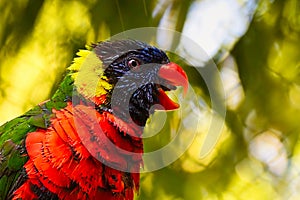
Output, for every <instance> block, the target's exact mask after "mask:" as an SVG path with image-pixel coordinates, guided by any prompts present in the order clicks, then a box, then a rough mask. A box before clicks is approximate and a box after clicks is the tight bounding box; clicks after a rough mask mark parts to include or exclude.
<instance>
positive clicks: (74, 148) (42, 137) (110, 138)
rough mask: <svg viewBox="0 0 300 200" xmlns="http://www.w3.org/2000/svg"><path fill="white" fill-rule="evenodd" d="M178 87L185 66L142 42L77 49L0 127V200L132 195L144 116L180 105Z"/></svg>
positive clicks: (110, 199)
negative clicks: (61, 72)
mask: <svg viewBox="0 0 300 200" xmlns="http://www.w3.org/2000/svg"><path fill="white" fill-rule="evenodd" d="M177 86H181V87H183V89H184V93H186V91H187V90H188V77H187V74H186V73H185V71H184V70H183V69H182V67H180V66H179V65H178V64H176V63H173V62H171V61H170V59H169V58H168V56H167V54H166V53H165V52H164V51H163V50H161V49H159V48H157V47H155V46H151V45H149V44H147V43H145V42H142V41H138V40H132V39H125V40H106V41H101V42H98V43H94V44H91V45H89V46H86V48H85V49H81V50H79V51H78V52H77V56H76V57H75V58H74V60H73V62H72V63H71V64H70V66H69V67H67V68H66V73H65V76H64V78H63V80H62V82H61V83H60V85H59V86H58V88H57V90H56V92H55V93H54V95H53V96H52V97H51V98H49V100H46V101H44V102H42V103H40V104H38V105H37V106H35V107H33V108H32V109H31V110H29V111H27V112H26V113H24V114H23V115H21V116H19V117H17V118H15V119H12V120H11V121H8V122H6V123H5V124H3V125H2V126H1V127H0V199H14V200H15V199H23V200H27V199H66V200H68V199H106V200H132V199H133V198H134V195H135V193H138V191H139V182H140V180H139V179H140V174H139V170H140V169H141V167H143V160H142V155H143V140H142V134H143V130H144V127H145V125H146V121H147V119H148V118H149V117H150V115H151V114H153V113H154V112H155V111H156V110H166V111H168V110H174V109H177V108H179V106H180V105H179V104H178V103H176V102H174V101H173V100H171V98H169V97H168V95H167V93H166V92H167V91H170V90H175V89H176V88H177ZM157 105H160V106H157Z"/></svg>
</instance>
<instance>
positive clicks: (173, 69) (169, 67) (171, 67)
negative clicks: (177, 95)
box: [158, 62, 189, 110]
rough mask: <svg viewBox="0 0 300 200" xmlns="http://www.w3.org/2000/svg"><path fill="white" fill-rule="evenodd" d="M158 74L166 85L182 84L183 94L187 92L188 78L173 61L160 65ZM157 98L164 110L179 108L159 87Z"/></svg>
mask: <svg viewBox="0 0 300 200" xmlns="http://www.w3.org/2000/svg"><path fill="white" fill-rule="evenodd" d="M158 76H159V77H160V78H162V79H163V80H165V81H166V84H167V85H171V86H182V87H183V92H184V95H185V94H186V93H187V91H188V85H189V83H188V78H187V75H186V73H185V72H184V71H183V69H182V68H181V67H180V66H179V65H177V64H175V63H173V62H170V63H168V64H165V65H162V66H161V67H160V69H159V71H158ZM158 98H159V101H160V104H161V105H162V106H163V107H164V109H165V110H174V109H177V108H179V104H177V103H175V102H174V101H172V100H171V99H170V98H169V97H168V95H167V94H166V93H165V91H164V90H163V89H162V88H159V95H158Z"/></svg>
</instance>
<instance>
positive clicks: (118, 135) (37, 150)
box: [14, 103, 143, 200]
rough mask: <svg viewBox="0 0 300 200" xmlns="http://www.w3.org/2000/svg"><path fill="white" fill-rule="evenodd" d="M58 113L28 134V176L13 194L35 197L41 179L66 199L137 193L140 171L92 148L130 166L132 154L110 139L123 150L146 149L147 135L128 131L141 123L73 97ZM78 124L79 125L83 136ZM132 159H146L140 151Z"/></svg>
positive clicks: (134, 164)
mask: <svg viewBox="0 0 300 200" xmlns="http://www.w3.org/2000/svg"><path fill="white" fill-rule="evenodd" d="M53 113H55V117H54V118H52V119H51V126H50V127H49V128H48V129H46V130H44V129H38V130H37V131H35V132H32V133H29V134H28V135H27V138H26V149H27V154H28V156H29V160H28V161H27V163H26V164H25V166H24V167H25V169H26V173H27V176H28V179H27V180H26V182H25V183H24V184H23V185H22V186H21V187H20V188H19V189H18V190H16V192H15V196H14V199H19V198H21V199H33V198H36V195H35V194H34V193H33V192H30V191H31V190H28V187H29V188H32V187H34V186H37V187H38V188H39V187H41V186H42V185H43V186H45V187H46V188H47V189H48V190H49V191H50V192H52V193H54V194H57V196H58V197H59V198H61V199H74V198H75V199H112V200H114V199H132V198H133V194H134V192H133V189H134V188H135V189H136V190H137V189H138V187H139V174H138V173H132V174H129V173H126V172H122V171H118V170H116V169H113V168H111V167H108V166H106V165H104V164H103V163H102V162H100V161H99V160H97V159H96V158H95V156H93V154H94V155H99V154H100V155H101V158H102V159H103V161H105V162H109V163H118V164H119V165H122V166H123V167H124V166H127V165H128V158H127V157H128V156H129V155H124V154H122V153H120V152H118V151H117V150H116V149H115V148H114V149H112V148H110V146H111V145H108V144H107V142H108V141H111V142H112V143H113V144H115V145H117V146H118V147H119V148H121V149H123V150H125V151H124V152H126V151H128V152H136V153H142V152H143V148H142V140H141V139H140V138H134V140H132V139H131V137H130V136H129V135H128V134H126V133H130V131H136V132H135V133H130V134H141V131H142V129H138V128H137V127H130V126H129V125H127V124H126V123H124V122H123V121H121V120H120V119H118V118H116V117H114V116H112V114H110V113H107V112H103V113H101V114H100V113H98V112H95V109H94V108H93V107H90V106H87V105H76V106H73V105H72V104H71V103H69V104H68V106H67V107H66V108H64V109H62V110H59V111H58V110H53ZM117 125H119V126H118V127H117ZM77 126H78V127H77ZM77 128H78V129H77ZM100 129H102V130H104V131H101V130H100ZM76 130H80V134H81V135H80V136H79V134H78V132H77V131H76ZM123 131H126V132H123ZM137 132H139V133H137ZM104 137H107V138H109V140H107V139H104ZM81 138H83V139H84V141H83V140H82V139H81ZM83 143H85V145H84V144H83ZM85 146H88V147H89V150H92V151H91V152H89V151H88V150H87V149H86V147H85ZM125 157H126V158H125ZM130 160H131V161H132V162H131V165H132V166H131V167H134V168H137V167H140V165H141V164H142V158H141V155H140V156H136V155H135V156H132V158H130ZM128 176H129V177H128ZM104 197H105V198H104Z"/></svg>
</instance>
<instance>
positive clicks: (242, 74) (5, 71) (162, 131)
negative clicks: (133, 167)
mask: <svg viewBox="0 0 300 200" xmlns="http://www.w3.org/2000/svg"><path fill="white" fill-rule="evenodd" d="M148 26H151V27H161V28H168V29H170V30H176V31H179V32H181V33H182V34H184V35H186V36H188V37H189V38H191V39H192V40H193V41H195V42H196V43H197V44H199V45H200V46H201V47H202V48H203V49H204V50H205V52H206V53H207V54H208V56H210V57H211V58H212V59H213V60H214V62H215V63H216V64H217V67H218V69H219V71H220V75H221V77H222V79H223V87H224V91H225V98H223V101H224V103H225V105H226V109H227V111H226V116H225V117H224V116H223V115H220V116H218V111H215V110H213V109H212V106H211V100H210V93H209V91H208V90H207V86H206V85H205V82H204V81H203V79H202V78H201V76H200V75H199V74H198V75H197V73H195V72H196V71H195V68H192V67H189V66H184V68H185V70H186V71H187V74H188V76H189V79H190V83H191V86H192V88H193V90H194V91H195V94H196V95H197V98H195V97H194V96H193V95H188V96H187V97H186V98H185V100H184V103H185V106H184V107H183V108H182V109H181V110H180V112H179V111H176V112H172V113H168V114H167V117H168V120H167V121H168V122H166V123H165V124H163V127H160V126H161V124H160V123H159V121H160V120H159V119H160V117H161V116H163V115H162V114H161V113H159V112H158V113H156V114H155V115H154V116H153V117H152V118H151V119H150V120H149V123H148V126H147V128H146V132H145V134H150V133H149V130H153V129H155V128H157V129H159V134H156V135H154V136H152V137H149V138H147V139H145V150H146V151H153V150H157V149H159V148H161V147H162V146H164V145H166V144H167V143H168V142H169V141H170V140H172V138H173V137H174V134H177V133H180V137H181V141H182V142H178V144H177V145H178V147H180V145H182V143H184V141H190V140H191V138H189V137H188V136H189V135H190V134H191V133H195V134H196V136H195V137H193V138H192V144H191V146H189V148H188V149H187V151H185V153H184V154H183V155H182V156H181V157H180V158H179V159H178V160H177V161H176V162H174V163H172V164H171V165H169V166H167V167H165V168H163V169H160V170H158V171H154V172H151V173H150V172H149V173H143V174H142V177H141V189H140V192H139V195H137V197H136V199H143V200H144V199H163V200H165V199H166V200H168V199H172V200H173V199H176V200H179V199H184V200H195V199H197V200H198V199H225V200H227V199H228V200H229V199H300V139H299V134H300V48H299V47H300V1H299V0H184V1H182V0H153V1H150V0H128V1H121V0H77V1H70V0H39V1H36V0H1V1H0V58H1V59H0V91H1V92H0V111H1V112H0V124H3V123H5V122H6V121H7V120H10V119H12V118H14V117H17V116H18V115H20V114H22V113H23V112H25V111H27V110H28V109H30V108H31V107H32V106H34V105H36V104H37V103H39V102H42V101H44V100H46V99H48V98H49V97H50V96H51V95H52V94H53V92H54V91H55V90H56V88H57V86H58V84H59V82H60V80H61V79H62V77H63V75H64V72H65V69H66V67H67V66H68V65H69V64H70V63H71V62H72V58H73V57H74V56H75V54H76V52H77V50H78V49H80V48H84V46H85V45H86V44H91V43H92V42H97V41H101V40H105V39H107V38H109V37H110V36H112V35H114V34H118V33H120V32H122V31H126V30H129V29H132V28H138V27H148ZM155 42H156V43H158V44H160V45H165V46H172V45H173V47H175V48H176V46H181V47H182V46H184V42H181V43H177V42H175V41H173V40H172V35H171V36H170V35H163V34H160V33H159V32H158V33H157V35H156V37H155V38H154V43H155ZM185 50H186V51H187V52H188V53H190V54H193V55H197V52H193V49H192V48H189V46H185ZM206 62H207V60H205V59H204V60H201V63H202V64H201V63H199V66H197V67H199V68H200V67H203V66H202V65H205V63H206ZM216 90H217V89H216ZM222 90H223V89H222ZM220 98H222V96H220ZM215 115H217V116H218V117H219V118H221V119H223V120H225V125H224V127H223V129H222V132H221V136H220V138H218V140H217V142H216V144H215V146H214V148H213V149H212V150H211V151H210V152H209V154H207V155H206V156H205V157H200V150H201V145H203V141H205V138H206V136H207V135H206V133H207V132H208V129H210V127H212V126H213V124H211V118H212V116H215ZM178 124H183V127H184V128H182V127H181V128H180V127H179V126H178ZM195 127H196V128H195ZM174 152H176V148H175V149H174ZM160 159H161V161H162V162H164V159H166V158H164V155H161V158H160Z"/></svg>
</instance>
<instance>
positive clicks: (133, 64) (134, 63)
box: [128, 59, 140, 68]
mask: <svg viewBox="0 0 300 200" xmlns="http://www.w3.org/2000/svg"><path fill="white" fill-rule="evenodd" d="M128 66H129V67H130V68H137V67H139V66H140V62H139V61H138V60H136V59H130V60H129V61H128Z"/></svg>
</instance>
